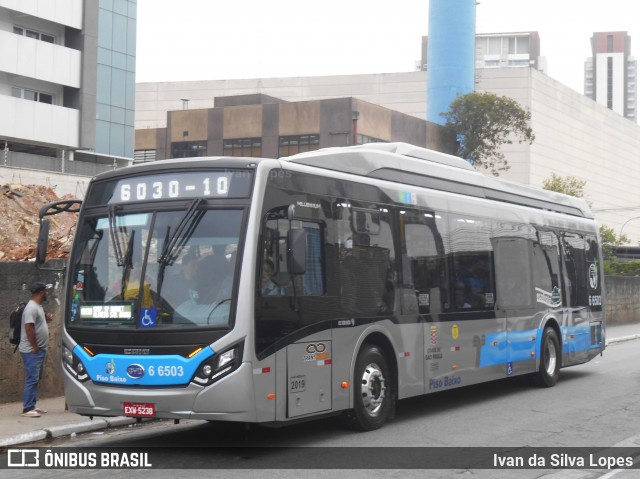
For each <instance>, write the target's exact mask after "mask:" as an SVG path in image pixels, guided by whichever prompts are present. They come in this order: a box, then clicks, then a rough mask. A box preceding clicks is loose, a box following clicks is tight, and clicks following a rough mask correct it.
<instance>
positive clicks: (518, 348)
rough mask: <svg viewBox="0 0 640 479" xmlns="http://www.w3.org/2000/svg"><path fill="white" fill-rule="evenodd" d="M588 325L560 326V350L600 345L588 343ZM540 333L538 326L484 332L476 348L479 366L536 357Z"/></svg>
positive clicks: (583, 349) (573, 351) (579, 349)
mask: <svg viewBox="0 0 640 479" xmlns="http://www.w3.org/2000/svg"><path fill="white" fill-rule="evenodd" d="M590 328H591V326H590V324H589V323H584V324H579V325H574V326H565V327H563V328H560V329H561V334H562V338H559V339H560V342H561V344H562V347H563V349H564V350H565V351H568V350H569V346H568V345H569V344H570V345H571V347H570V350H571V352H572V353H576V352H580V351H587V350H591V349H599V348H601V345H598V344H594V345H592V344H591V330H590ZM542 332H543V331H542V330H538V329H528V330H523V331H510V332H509V333H508V334H507V333H504V332H501V333H494V334H487V335H486V338H485V343H484V345H483V346H482V348H481V351H480V365H479V366H480V367H482V368H483V367H488V366H496V365H499V364H505V362H518V361H526V360H530V359H532V358H533V357H540V348H541V341H542ZM570 336H573V338H570ZM565 338H567V341H568V342H567V343H565V342H564V339H565ZM507 339H508V341H507ZM507 345H508V346H509V349H508V350H506V349H507ZM505 350H506V351H505ZM534 352H535V356H532V355H531V353H534Z"/></svg>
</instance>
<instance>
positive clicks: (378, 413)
mask: <svg viewBox="0 0 640 479" xmlns="http://www.w3.org/2000/svg"><path fill="white" fill-rule="evenodd" d="M353 394H354V398H353V409H351V410H350V411H347V413H346V419H347V425H348V426H349V427H351V428H352V429H357V430H360V431H373V430H374V429H378V428H379V427H381V426H382V425H383V424H384V423H385V422H386V421H387V419H389V416H390V415H391V413H392V411H393V407H394V398H393V391H392V378H391V370H390V369H389V365H388V364H387V360H386V358H385V356H384V353H383V352H382V350H381V349H380V348H378V347H377V346H373V345H365V346H363V348H362V350H360V353H359V354H358V358H357V359H356V367H355V373H354V377H353Z"/></svg>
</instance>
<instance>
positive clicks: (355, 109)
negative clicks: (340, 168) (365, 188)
mask: <svg viewBox="0 0 640 479" xmlns="http://www.w3.org/2000/svg"><path fill="white" fill-rule="evenodd" d="M442 130H443V129H442V127H441V126H439V125H436V124H433V123H429V122H427V121H425V120H422V119H419V118H416V117H415V116H411V115H405V114H403V113H399V112H397V111H393V110H390V109H388V108H384V107H381V106H378V105H374V104H372V103H369V102H366V101H363V100H358V99H355V98H336V99H324V100H309V101H299V102H288V101H285V100H282V99H279V98H274V97H271V96H268V95H264V94H250V95H236V96H225V97H217V98H216V99H215V105H214V107H213V108H202V109H181V110H177V111H169V112H167V120H166V127H160V128H146V129H141V130H136V152H135V162H136V163H141V162H147V161H153V160H156V159H158V160H160V159H165V158H189V157H197V156H223V155H224V156H243V157H263V158H280V157H283V156H291V155H295V154H297V153H301V152H305V151H313V150H318V149H320V148H328V147H333V146H350V145H362V144H365V143H371V142H391V141H401V142H406V143H411V144H414V145H424V146H429V147H431V148H432V149H436V150H439V151H447V152H449V153H453V152H454V149H455V142H454V141H448V142H447V141H446V139H445V137H444V135H443V132H442Z"/></svg>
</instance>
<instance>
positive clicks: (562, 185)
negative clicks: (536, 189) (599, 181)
mask: <svg viewBox="0 0 640 479" xmlns="http://www.w3.org/2000/svg"><path fill="white" fill-rule="evenodd" d="M586 184H587V182H586V181H584V180H581V179H579V178H576V177H575V176H565V177H562V176H559V175H556V174H555V173H551V176H550V177H549V178H546V179H545V180H544V181H543V182H542V187H543V188H544V189H545V190H550V191H555V192H556V193H564V194H565V195H569V196H575V197H576V198H582V197H583V196H584V187H585V185H586Z"/></svg>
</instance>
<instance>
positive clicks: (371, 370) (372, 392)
mask: <svg viewBox="0 0 640 479" xmlns="http://www.w3.org/2000/svg"><path fill="white" fill-rule="evenodd" d="M385 391H386V385H385V379H384V375H383V374H382V370H381V369H380V367H379V366H378V365H377V364H369V365H368V366H367V367H366V368H364V372H363V374H362V404H363V405H364V408H365V410H366V411H367V413H369V415H371V416H377V415H378V413H379V412H380V410H381V409H382V405H383V404H384V398H385Z"/></svg>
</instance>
